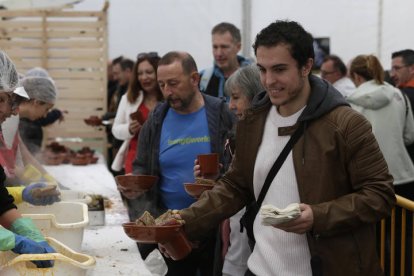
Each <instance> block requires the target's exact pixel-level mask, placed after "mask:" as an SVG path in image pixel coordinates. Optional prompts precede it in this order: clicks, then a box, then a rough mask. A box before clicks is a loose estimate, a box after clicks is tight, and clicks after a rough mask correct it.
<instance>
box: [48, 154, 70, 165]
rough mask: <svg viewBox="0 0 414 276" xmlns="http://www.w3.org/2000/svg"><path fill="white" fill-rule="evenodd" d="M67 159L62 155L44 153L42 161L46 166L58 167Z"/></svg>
mask: <svg viewBox="0 0 414 276" xmlns="http://www.w3.org/2000/svg"><path fill="white" fill-rule="evenodd" d="M65 157H66V156H65V155H63V154H61V153H53V152H44V153H43V156H42V159H43V163H44V164H45V165H52V166H57V165H60V164H62V162H63V161H64V160H65Z"/></svg>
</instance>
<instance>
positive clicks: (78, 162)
mask: <svg viewBox="0 0 414 276" xmlns="http://www.w3.org/2000/svg"><path fill="white" fill-rule="evenodd" d="M70 163H71V164H72V165H75V166H85V165H88V164H89V157H88V156H87V155H85V154H79V153H77V154H75V155H74V156H72V157H71V158H70Z"/></svg>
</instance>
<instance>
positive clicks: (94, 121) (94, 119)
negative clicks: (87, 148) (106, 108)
mask: <svg viewBox="0 0 414 276" xmlns="http://www.w3.org/2000/svg"><path fill="white" fill-rule="evenodd" d="M83 121H84V122H85V123H86V124H87V125H89V126H100V125H101V124H102V119H101V118H99V117H98V116H90V117H89V118H87V119H83Z"/></svg>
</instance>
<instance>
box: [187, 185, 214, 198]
mask: <svg viewBox="0 0 414 276" xmlns="http://www.w3.org/2000/svg"><path fill="white" fill-rule="evenodd" d="M213 187H214V185H207V184H194V183H184V189H185V191H186V192H187V193H188V194H189V195H191V196H192V197H194V198H196V199H198V198H200V196H201V194H202V193H204V191H208V190H211V189H213Z"/></svg>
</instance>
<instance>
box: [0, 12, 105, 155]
mask: <svg viewBox="0 0 414 276" xmlns="http://www.w3.org/2000/svg"><path fill="white" fill-rule="evenodd" d="M106 10H107V8H104V9H103V11H97V12H84V11H82V12H79V11H0V17H1V19H0V48H1V49H2V50H3V51H5V52H6V53H7V54H8V55H9V56H10V58H11V59H12V60H13V62H14V63H15V65H16V67H17V69H18V71H19V72H21V73H23V74H24V73H25V72H26V71H27V70H28V69H30V68H33V67H36V66H39V67H43V68H45V69H46V70H47V71H48V72H49V74H50V75H51V77H52V78H53V79H54V80H55V82H56V86H57V89H58V100H57V103H56V107H57V108H59V109H61V110H67V111H68V114H66V115H65V120H64V122H63V123H61V124H57V123H56V124H54V125H53V126H51V127H47V128H45V131H44V133H45V141H44V142H47V143H49V142H50V141H52V140H54V139H55V138H56V137H61V138H63V139H59V140H63V141H64V142H63V144H66V145H68V146H70V147H72V148H80V147H82V146H90V147H92V148H95V149H100V150H101V152H102V153H104V154H105V153H106V146H107V142H106V134H105V129H103V128H93V127H90V126H87V125H86V124H85V123H84V121H83V119H84V118H87V117H89V116H90V115H98V116H101V115H102V114H103V113H104V112H105V111H106V101H107V91H106V83H107V74H106V69H107V68H106V64H107V52H108V51H107V11H106ZM70 138H72V139H70ZM73 138H75V139H73ZM75 141H76V142H75ZM79 141H81V142H79ZM44 144H45V143H44Z"/></svg>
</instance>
